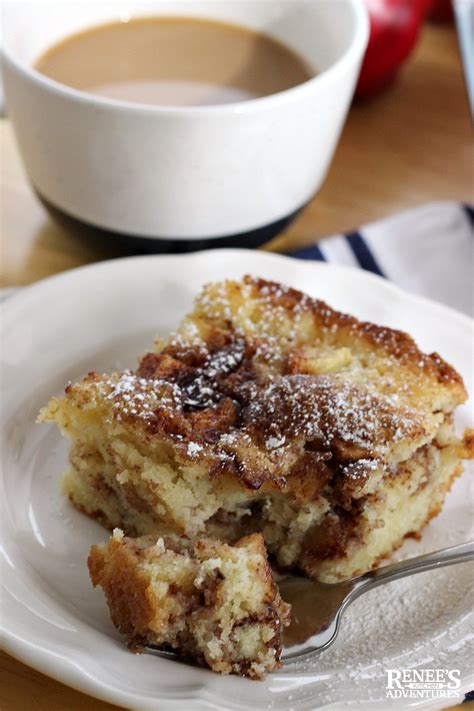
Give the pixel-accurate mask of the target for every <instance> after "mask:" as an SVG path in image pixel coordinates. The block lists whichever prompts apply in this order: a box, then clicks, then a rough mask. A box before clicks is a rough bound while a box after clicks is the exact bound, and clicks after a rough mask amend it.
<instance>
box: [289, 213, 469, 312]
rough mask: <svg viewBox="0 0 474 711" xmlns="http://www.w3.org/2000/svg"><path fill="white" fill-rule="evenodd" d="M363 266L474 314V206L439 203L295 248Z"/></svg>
mask: <svg viewBox="0 0 474 711" xmlns="http://www.w3.org/2000/svg"><path fill="white" fill-rule="evenodd" d="M292 255H293V256H294V257H299V258H300V259H316V260H319V261H324V262H330V263H332V264H341V265H344V266H349V267H358V268H362V269H365V270H366V271H369V272H372V273H373V274H378V275H379V276H383V277H386V278H387V279H390V280H391V281H393V282H394V283H395V284H397V285H398V286H400V287H401V288H402V289H405V290H406V291H409V292H411V293H412V294H418V295H420V296H426V297H428V298H429V299H433V300H434V301H440V302H441V303H443V304H446V305H447V306H451V307H452V308H454V309H457V310H458V311H462V312H463V313H465V314H468V315H469V316H474V291H473V275H474V270H473V267H474V207H473V206H469V205H462V204H459V203H454V202H434V203H428V204H427V205H422V206H420V207H416V208H414V209H412V210H408V211H406V212H401V213H398V214H396V215H393V216H392V217H389V218H387V219H385V220H381V221H380V222H373V223H371V224H369V225H365V226H364V227H361V228H360V229H359V230H357V231H355V232H350V233H349V234H345V235H335V236H333V237H327V238H325V239H323V240H321V241H319V242H317V243H315V244H312V245H310V246H309V247H305V248H303V249H299V250H297V251H296V252H292Z"/></svg>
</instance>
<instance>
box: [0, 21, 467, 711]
mask: <svg viewBox="0 0 474 711" xmlns="http://www.w3.org/2000/svg"><path fill="white" fill-rule="evenodd" d="M0 162H1V176H2V177H1V185H0V187H1V191H0V199H1V202H0V218H1V223H0V228H1V239H2V243H1V257H2V260H1V262H2V266H1V281H0V284H1V286H4V287H5V286H18V285H22V284H29V283H31V282H34V281H36V280H38V279H42V278H44V277H46V276H49V275H51V274H55V273H57V272H60V271H63V270H66V269H71V268H73V267H77V266H80V265H82V264H87V263H89V262H94V261H97V260H101V259H107V258H110V257H113V256H120V254H121V252H120V249H119V248H118V247H117V246H114V245H113V244H111V245H109V246H107V247H101V248H98V247H97V245H94V243H93V242H91V240H90V239H88V238H86V236H81V235H78V234H74V233H73V232H72V231H71V230H69V229H68V228H67V226H65V225H64V224H59V223H57V222H55V221H54V220H52V219H51V217H50V215H49V213H48V212H47V211H46V210H45V208H44V207H43V205H42V204H41V203H40V201H39V200H38V198H37V197H36V196H35V195H34V193H33V192H32V190H31V188H30V186H29V184H28V181H27V179H26V176H25V173H24V170H23V167H22V165H21V163H20V158H19V155H18V150H17V147H16V144H15V142H14V138H13V132H12V128H11V125H10V123H9V121H8V120H3V121H2V122H1V125H0ZM473 166H474V142H473V137H472V126H471V123H470V118H469V113H468V105H467V99H466V94H465V88H464V82H463V76H462V70H461V64H460V58H459V52H458V48H457V41H456V35H455V33H454V30H453V29H452V28H451V27H437V26H428V27H426V28H425V30H424V32H423V36H422V39H421V41H420V43H419V45H418V47H417V50H416V52H415V54H414V55H413V56H412V58H411V59H410V61H409V62H408V63H407V64H406V66H405V67H404V69H403V71H402V73H401V74H400V76H399V78H398V80H397V82H396V84H394V85H393V86H392V87H391V88H390V90H388V91H387V92H386V93H385V94H383V95H381V96H379V97H376V98H374V99H373V100H371V101H369V102H366V103H364V104H358V105H356V106H354V107H353V108H352V109H351V112H350V115H349V118H348V121H347V124H346V127H345V129H344V132H343V135H342V139H341V142H340V144H339V147H338V149H337V153H336V156H335V159H334V162H333V164H332V166H331V169H330V171H329V175H328V178H327V180H326V183H325V184H324V186H323V188H322V189H321V191H320V192H319V194H318V195H317V196H316V197H315V198H314V200H313V201H312V202H311V204H310V205H309V206H308V207H307V209H306V210H305V211H304V213H303V214H301V216H300V217H299V218H298V219H297V220H296V221H295V222H294V223H293V225H291V227H290V228H289V229H288V230H287V231H286V232H285V233H284V234H282V235H281V236H280V237H278V238H277V239H276V240H274V241H273V243H272V244H271V245H269V247H267V248H269V249H278V250H290V249H292V248H295V247H297V246H299V245H303V244H307V243H309V242H311V241H312V240H314V239H317V238H318V237H320V236H323V235H328V234H333V233H337V232H341V231H347V230H350V229H351V228H354V227H357V226H359V225H361V224H364V223H366V222H370V221H372V220H376V219H379V218H382V217H384V216H386V215H388V214H391V213H394V212H397V211H399V210H403V209H405V208H409V207H413V206H415V205H418V204H420V203H424V202H427V201H433V200H463V201H466V202H469V201H470V202H472V201H473V200H474V168H473ZM71 169H73V166H72V167H71ZM0 708H1V709H2V711H26V709H28V710H29V709H32V708H34V709H35V711H66V710H67V711H76V710H79V709H88V711H106V709H117V708H118V707H116V706H111V705H109V704H106V703H103V702H100V701H97V700H95V699H92V698H90V697H88V696H85V695H84V694H81V693H79V692H77V691H74V690H72V689H69V688H67V687H66V686H63V685H62V684H60V683H58V682H56V681H54V680H52V679H49V678H47V677H46V676H43V675H42V674H39V673H38V672H36V671H33V670H32V669H30V668H29V667H27V666H25V665H24V664H22V663H20V662H18V661H16V660H15V659H13V658H12V657H10V656H8V655H6V654H0ZM459 708H461V707H459ZM468 708H471V709H472V705H471V704H464V705H463V706H462V709H463V711H466V710H467V709H468Z"/></svg>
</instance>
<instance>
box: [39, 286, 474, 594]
mask: <svg viewBox="0 0 474 711" xmlns="http://www.w3.org/2000/svg"><path fill="white" fill-rule="evenodd" d="M465 399H466V391H465V388H464V385H463V382H462V379H461V377H460V375H459V374H458V373H457V372H456V371H455V370H454V369H453V368H452V367H451V366H450V365H448V364H447V363H446V362H445V361H443V360H442V358H441V357H440V356H439V355H437V354H436V353H431V354H423V353H422V352H421V351H420V350H419V349H418V347H417V346H416V344H415V342H414V341H413V340H412V338H410V336H408V335H406V334H405V333H402V332H400V331H395V330H391V329H389V328H384V327H380V326H376V325H373V324H370V323H365V322H361V321H358V320H357V319H355V318H353V317H351V316H348V315H345V314H342V313H339V312H337V311H335V310H333V309H331V308H330V307H329V306H327V305H326V304H325V303H323V302H322V301H319V300H315V299H312V298H310V297H309V296H306V295H304V294H302V293H301V292H298V291H296V290H294V289H290V288H287V287H284V286H282V285H281V284H277V283H273V282H269V281H264V280H262V279H257V278H251V277H246V278H244V279H243V280H242V281H240V282H237V281H226V282H222V283H214V284H210V285H208V286H206V287H205V288H204V289H203V291H202V292H201V294H200V295H199V296H198V298H197V300H196V303H195V307H194V310H193V311H192V313H190V315H188V316H187V317H186V318H184V320H183V322H182V324H181V326H180V328H179V329H178V331H177V332H176V333H175V334H173V335H171V336H170V338H169V339H168V340H167V341H165V342H162V341H157V342H156V344H155V346H154V347H153V349H152V350H151V351H150V352H149V353H147V354H145V355H144V356H143V358H142V359H141V361H140V363H139V366H138V368H137V369H136V370H135V371H133V372H132V371H127V372H124V373H112V374H107V375H102V374H98V373H89V374H88V375H87V376H86V377H85V378H84V379H83V380H82V381H80V382H79V383H77V384H70V385H68V386H67V387H66V392H65V395H64V396H63V397H61V398H53V399H52V400H51V401H50V403H49V404H48V406H47V407H46V408H45V409H44V410H43V411H42V413H41V415H40V419H41V420H42V421H53V422H56V423H57V424H58V425H59V427H60V428H61V430H62V432H63V433H64V434H65V435H66V436H68V437H69V438H70V439H71V441H72V448H71V453H70V466H69V469H68V470H67V472H66V473H65V476H64V479H63V490H64V492H65V493H66V494H67V495H68V496H69V497H70V499H71V501H72V502H73V504H74V505H75V506H76V507H77V508H78V509H80V510H81V511H84V512H85V513H87V514H89V515H90V516H93V517H94V518H96V519H98V520H100V521H101V522H102V523H103V524H104V525H105V526H107V527H109V528H110V529H112V528H114V527H120V528H122V529H123V530H124V531H125V532H126V533H127V534H128V535H133V536H136V535H142V534H152V535H154V536H163V535H170V534H178V535H180V536H184V537H188V538H191V539H192V538H193V537H196V536H206V537H210V538H213V539H216V540H221V541H226V542H229V543H232V542H234V541H236V540H238V539H239V538H241V537H242V536H244V535H249V534H251V533H253V532H261V533H262V534H263V536H264V538H265V543H266V546H267V548H268V550H269V552H270V553H271V555H272V559H273V561H274V563H275V565H277V566H278V567H280V568H286V569H298V570H301V571H303V572H304V573H305V574H307V575H310V576H314V577H316V578H318V579H321V580H323V581H327V582H331V581H336V580H341V579H345V578H348V577H350V576H353V575H356V574H359V573H361V572H363V571H366V570H368V569H369V568H371V567H373V566H374V565H375V564H376V562H377V561H378V560H379V559H380V558H382V557H384V556H387V555H389V554H390V553H391V552H392V551H393V550H394V549H395V548H396V547H397V546H399V545H400V544H401V542H402V541H403V539H404V537H405V536H407V535H410V534H418V533H419V532H420V531H421V529H422V528H423V526H425V524H426V523H427V522H428V521H429V520H430V518H431V517H432V516H434V515H436V514H437V513H438V511H439V510H440V508H441V506H442V503H443V500H444V497H445V495H446V492H447V491H448V489H449V487H450V485H451V483H452V481H453V479H454V478H455V477H456V476H457V475H458V474H459V473H460V472H461V471H462V464H461V460H462V459H463V458H465V457H471V456H472V449H473V444H472V433H470V432H466V433H465V434H464V436H463V437H461V438H459V437H458V436H457V435H456V433H455V430H454V425H453V413H454V411H455V409H456V407H457V406H458V405H460V404H461V403H462V402H464V400H465Z"/></svg>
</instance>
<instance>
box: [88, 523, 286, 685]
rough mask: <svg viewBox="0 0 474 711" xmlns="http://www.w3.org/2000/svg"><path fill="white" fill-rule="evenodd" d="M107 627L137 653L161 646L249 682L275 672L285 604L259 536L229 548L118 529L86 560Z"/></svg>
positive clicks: (214, 543) (215, 544)
mask: <svg viewBox="0 0 474 711" xmlns="http://www.w3.org/2000/svg"><path fill="white" fill-rule="evenodd" d="M88 565H89V571H90V575H91V578H92V582H93V583H94V585H100V586H101V587H102V588H103V590H104V593H105V595H106V598H107V603H108V605H109V608H110V613H111V617H112V621H113V623H114V624H115V626H116V627H117V629H118V630H119V631H120V632H122V633H123V634H125V635H126V636H127V638H128V642H129V646H130V648H131V649H132V650H134V651H140V650H141V649H142V648H143V647H144V646H145V645H155V646H159V647H163V646H164V647H166V648H168V649H172V650H173V651H175V652H177V653H178V654H180V655H181V656H184V657H191V658H193V659H197V660H199V661H201V662H202V663H205V664H207V665H208V666H209V667H210V668H211V669H213V670H214V671H217V672H221V673H223V674H229V673H234V674H242V675H245V676H250V677H253V678H260V677H262V676H263V675H264V674H265V672H268V671H273V670H275V669H278V668H279V666H280V662H279V660H280V655H281V630H282V627H283V626H285V625H287V624H288V622H289V613H290V606H289V605H287V604H286V603H285V602H283V601H282V599H281V597H280V595H279V593H278V589H277V587H276V584H275V582H274V580H273V575H272V572H271V569H270V566H269V564H268V561H267V553H266V549H265V544H264V542H263V537H262V535H261V534H253V535H251V536H247V537H245V538H242V539H241V540H240V541H238V542H237V543H236V544H235V545H234V546H230V545H228V544H226V543H217V542H216V541H211V540H206V539H198V540H197V541H196V542H194V543H191V542H190V541H189V540H186V539H183V538H180V537H178V536H175V535H174V536H165V537H160V538H158V539H157V538H156V537H153V536H142V537H140V538H126V537H124V535H123V532H122V531H120V530H119V529H116V530H115V531H114V535H113V536H112V538H111V539H110V540H109V542H108V544H107V545H96V546H93V547H92V549H91V553H90V556H89V560H88Z"/></svg>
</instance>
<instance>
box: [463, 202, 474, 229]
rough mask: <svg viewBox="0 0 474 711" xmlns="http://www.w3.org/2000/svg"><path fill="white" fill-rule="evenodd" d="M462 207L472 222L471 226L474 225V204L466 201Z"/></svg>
mask: <svg viewBox="0 0 474 711" xmlns="http://www.w3.org/2000/svg"><path fill="white" fill-rule="evenodd" d="M462 207H463V210H464V212H465V213H466V215H467V217H468V219H469V222H470V223H471V227H474V205H468V204H467V203H464V204H463V206H462Z"/></svg>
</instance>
